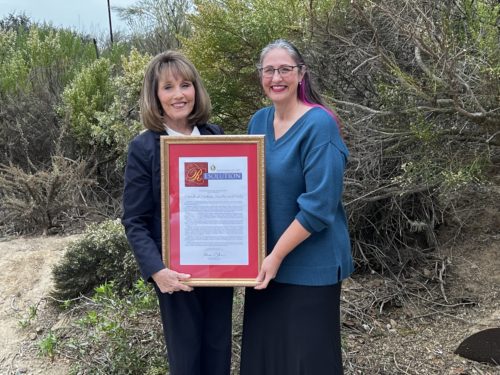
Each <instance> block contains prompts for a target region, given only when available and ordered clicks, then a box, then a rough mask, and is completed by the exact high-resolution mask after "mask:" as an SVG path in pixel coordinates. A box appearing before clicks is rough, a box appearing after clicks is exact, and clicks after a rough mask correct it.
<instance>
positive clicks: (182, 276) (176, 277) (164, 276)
mask: <svg viewBox="0 0 500 375" xmlns="http://www.w3.org/2000/svg"><path fill="white" fill-rule="evenodd" d="M151 277H152V278H153V280H154V281H155V283H156V285H158V288H160V291H161V292H162V293H168V294H172V293H173V292H178V291H180V290H182V291H184V292H190V291H192V290H193V288H191V287H190V286H188V285H185V284H183V283H181V281H182V280H186V279H189V278H190V277H191V275H188V274H186V273H179V272H176V271H173V270H171V269H169V268H164V269H162V270H160V271H158V272H156V273H154V274H153V275H152V276H151Z"/></svg>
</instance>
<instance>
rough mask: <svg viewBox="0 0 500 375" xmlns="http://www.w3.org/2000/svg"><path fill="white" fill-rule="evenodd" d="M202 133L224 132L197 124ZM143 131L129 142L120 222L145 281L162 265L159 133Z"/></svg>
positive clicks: (162, 133)
mask: <svg viewBox="0 0 500 375" xmlns="http://www.w3.org/2000/svg"><path fill="white" fill-rule="evenodd" d="M197 126H198V129H199V130H200V134H202V135H216V134H223V131H222V128H221V127H220V126H218V125H212V124H205V125H197ZM162 135H167V133H166V132H161V133H158V132H154V131H151V130H146V131H145V132H143V133H141V134H139V135H138V136H137V137H135V138H134V139H133V140H132V141H131V142H130V144H129V148H128V156H127V165H126V167H125V181H124V189H123V216H122V224H123V226H124V227H125V233H126V235H127V239H128V242H129V244H130V246H131V247H132V250H133V252H134V255H135V258H136V260H137V263H138V265H139V269H140V271H141V274H142V277H143V278H144V280H148V281H151V275H153V274H154V273H156V272H158V271H160V270H161V269H163V268H165V265H164V264H163V261H162V258H161V238H162V235H161V196H160V189H161V182H160V177H161V172H160V136H162Z"/></svg>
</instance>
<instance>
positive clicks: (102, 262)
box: [52, 220, 139, 300]
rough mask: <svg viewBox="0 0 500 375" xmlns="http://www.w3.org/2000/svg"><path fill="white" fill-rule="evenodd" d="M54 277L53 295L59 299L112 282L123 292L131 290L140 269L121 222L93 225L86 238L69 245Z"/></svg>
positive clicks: (73, 296)
mask: <svg viewBox="0 0 500 375" xmlns="http://www.w3.org/2000/svg"><path fill="white" fill-rule="evenodd" d="M52 276H53V279H54V290H53V292H52V296H53V297H54V298H55V299H57V300H66V299H72V298H76V297H78V296H80V295H85V294H88V293H90V292H92V291H93V290H94V288H96V287H97V286H99V285H101V284H104V283H106V282H111V281H113V283H114V285H115V286H116V288H117V290H118V291H120V292H123V291H125V290H127V289H129V288H130V287H131V286H132V285H133V284H134V282H135V281H136V280H137V279H138V278H139V270H138V267H137V264H136V262H135V259H134V257H133V255H132V252H131V250H130V247H129V245H128V242H127V238H126V237H125V232H124V229H123V226H122V225H121V223H120V221H119V220H108V221H104V222H102V223H100V224H92V225H90V226H89V227H88V228H87V230H86V231H85V233H84V234H83V236H82V238H81V239H79V240H78V241H76V242H74V243H72V244H71V245H70V246H69V247H68V249H67V251H66V253H65V254H64V256H63V258H62V260H61V262H60V263H58V264H57V265H56V266H55V267H54V268H53V270H52Z"/></svg>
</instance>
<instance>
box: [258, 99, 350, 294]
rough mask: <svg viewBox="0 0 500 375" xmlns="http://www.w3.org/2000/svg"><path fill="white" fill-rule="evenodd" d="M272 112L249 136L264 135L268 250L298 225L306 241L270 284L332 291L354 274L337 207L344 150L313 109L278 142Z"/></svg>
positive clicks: (327, 119) (329, 123)
mask: <svg viewBox="0 0 500 375" xmlns="http://www.w3.org/2000/svg"><path fill="white" fill-rule="evenodd" d="M273 120H274V107H267V108H263V109H261V110H259V111H258V112H257V113H256V114H255V115H254V116H253V117H252V119H251V120H250V123H249V129H248V133H249V134H264V135H265V156H266V220H267V249H268V252H269V251H271V250H272V249H273V247H274V245H275V244H276V242H277V241H278V239H279V237H280V236H281V234H282V233H283V232H284V231H285V229H286V228H287V227H288V226H289V225H290V224H291V223H292V221H293V220H294V219H297V220H298V221H299V222H300V223H301V224H302V226H303V227H304V228H305V229H306V230H308V231H309V232H311V236H310V237H309V238H307V239H306V240H305V241H304V242H302V243H301V244H300V245H299V246H297V247H296V248H295V249H294V250H292V252H290V253H289V254H288V255H287V256H286V258H285V259H284V260H283V263H282V264H281V266H280V268H279V271H278V274H277V275H276V278H275V280H276V281H278V282H282V283H288V284H296V285H310V286H315V285H317V286H319V285H332V284H336V283H338V282H339V281H340V280H343V279H345V278H346V277H348V276H349V275H350V274H351V273H352V271H353V268H354V266H353V260H352V256H351V245H350V241H349V232H348V228H347V220H346V215H345V212H344V208H343V205H342V191H343V176H344V168H345V165H346V161H347V157H348V154H349V152H348V150H347V148H346V146H345V144H344V142H343V140H342V137H341V136H340V134H339V130H338V126H337V124H336V122H335V120H334V119H333V118H332V117H331V116H330V115H329V114H328V113H327V112H326V111H325V110H324V109H322V108H312V109H310V110H309V111H308V112H306V113H305V114H304V115H303V116H302V117H301V118H299V119H298V120H297V122H295V124H293V125H292V127H291V128H290V129H288V131H287V132H286V133H285V134H284V135H283V136H282V137H280V138H279V139H278V140H276V139H275V138H274V128H273Z"/></svg>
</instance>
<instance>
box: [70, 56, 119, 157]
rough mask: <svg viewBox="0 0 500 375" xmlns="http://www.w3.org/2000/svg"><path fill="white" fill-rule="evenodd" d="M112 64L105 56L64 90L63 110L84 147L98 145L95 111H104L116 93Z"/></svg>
mask: <svg viewBox="0 0 500 375" xmlns="http://www.w3.org/2000/svg"><path fill="white" fill-rule="evenodd" d="M111 73H112V64H111V62H110V61H109V60H108V59H106V58H102V59H99V60H96V61H94V63H92V64H91V65H90V66H88V67H85V68H84V69H82V71H81V72H80V73H79V74H78V75H77V76H76V77H75V79H74V80H73V81H72V82H71V83H70V84H69V85H68V86H67V87H66V88H65V89H64V92H63V94H62V101H63V106H62V108H61V113H62V114H66V116H68V120H69V123H70V129H71V130H72V132H73V133H74V136H75V137H76V139H77V140H78V142H79V143H80V145H81V146H82V147H83V148H91V147H95V146H98V145H95V144H94V143H95V142H93V141H92V129H93V127H94V126H96V125H97V124H98V121H97V118H96V114H97V113H99V112H102V111H105V110H106V109H107V108H108V107H109V106H110V105H111V103H112V101H113V97H114V96H115V94H116V92H115V90H114V86H113V84H112V81H113V78H112V74H111Z"/></svg>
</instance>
